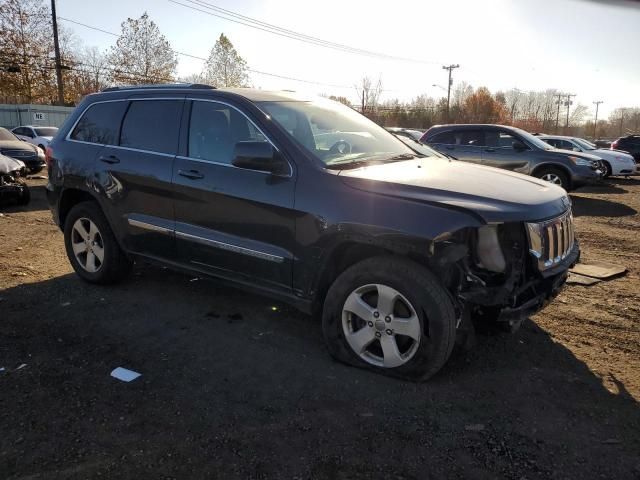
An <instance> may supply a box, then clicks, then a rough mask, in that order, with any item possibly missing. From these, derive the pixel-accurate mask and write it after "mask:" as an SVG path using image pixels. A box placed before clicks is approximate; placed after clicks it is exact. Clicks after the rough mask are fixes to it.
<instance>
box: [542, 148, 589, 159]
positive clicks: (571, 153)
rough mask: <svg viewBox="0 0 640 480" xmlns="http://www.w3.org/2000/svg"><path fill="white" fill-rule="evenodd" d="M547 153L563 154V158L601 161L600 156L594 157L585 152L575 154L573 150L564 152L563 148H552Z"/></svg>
mask: <svg viewBox="0 0 640 480" xmlns="http://www.w3.org/2000/svg"><path fill="white" fill-rule="evenodd" d="M546 151H547V152H551V153H561V154H562V156H563V157H564V156H565V155H572V156H574V157H577V158H584V159H585V160H592V161H596V162H597V161H598V160H600V157H598V155H592V154H590V153H584V152H574V151H573V150H563V149H561V148H552V149H551V150H546Z"/></svg>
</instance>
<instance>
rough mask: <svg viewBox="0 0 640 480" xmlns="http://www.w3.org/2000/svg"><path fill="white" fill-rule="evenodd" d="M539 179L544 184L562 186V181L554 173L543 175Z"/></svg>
mask: <svg viewBox="0 0 640 480" xmlns="http://www.w3.org/2000/svg"><path fill="white" fill-rule="evenodd" d="M540 178H541V179H542V180H544V181H545V182H549V183H553V184H554V185H562V179H561V178H560V177H559V176H558V175H556V174H555V173H545V174H544V175H543V176H542V177H540Z"/></svg>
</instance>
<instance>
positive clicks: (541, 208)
mask: <svg viewBox="0 0 640 480" xmlns="http://www.w3.org/2000/svg"><path fill="white" fill-rule="evenodd" d="M339 178H340V179H342V181H343V182H344V183H346V184H347V185H349V186H351V187H353V188H357V189H360V190H365V191H368V192H373V193H378V194H382V195H389V196H394V197H400V198H407V199H411V200H415V201H420V202H426V203H431V204H440V205H442V206H444V207H449V208H456V209H464V210H466V211H467V212H470V213H475V215H476V216H480V217H481V218H482V219H483V220H484V221H485V222H487V223H492V222H516V221H517V222H519V221H533V220H542V219H546V218H551V217H555V216H558V215H560V214H562V213H563V212H565V211H566V210H567V207H568V206H569V205H570V201H569V197H568V196H567V192H565V191H564V189H562V188H561V187H558V186H556V185H553V184H550V183H547V182H543V181H542V180H538V179H536V178H533V177H529V176H526V175H521V174H519V173H515V172H510V171H507V170H501V169H498V168H491V167H485V166H481V165H474V164H472V163H466V162H459V161H455V160H447V159H440V158H433V157H430V158H419V159H415V160H408V161H404V162H393V163H387V164H383V165H372V166H367V167H362V168H357V169H353V170H350V169H346V170H341V171H340V173H339Z"/></svg>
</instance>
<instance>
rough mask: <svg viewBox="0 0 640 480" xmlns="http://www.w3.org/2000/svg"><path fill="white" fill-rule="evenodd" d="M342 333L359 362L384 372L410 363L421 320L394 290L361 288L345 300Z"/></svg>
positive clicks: (384, 287) (370, 287)
mask: <svg viewBox="0 0 640 480" xmlns="http://www.w3.org/2000/svg"><path fill="white" fill-rule="evenodd" d="M342 329H343V332H344V336H345V338H346V340H347V343H348V344H349V346H350V347H351V349H352V350H353V351H354V352H355V353H356V354H357V355H359V356H360V358H362V359H363V360H364V361H366V362H367V363H369V364H371V365H376V366H378V367H384V368H394V367H399V366H401V365H404V364H405V363H407V362H408V361H409V360H411V358H412V357H413V356H414V355H415V353H416V351H417V350H418V346H419V344H420V338H421V336H422V327H421V325H420V319H419V318H418V315H417V313H416V310H415V309H414V308H413V306H412V305H411V303H410V302H409V301H408V300H407V299H406V298H405V297H404V296H403V295H402V294H401V293H400V292H398V291H397V290H395V289H394V288H392V287H389V286H387V285H381V284H369V285H364V286H362V287H359V288H357V289H356V290H354V291H353V292H352V293H351V294H350V295H349V296H348V297H347V300H346V301H345V303H344V306H343V309H342Z"/></svg>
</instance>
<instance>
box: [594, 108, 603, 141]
mask: <svg viewBox="0 0 640 480" xmlns="http://www.w3.org/2000/svg"><path fill="white" fill-rule="evenodd" d="M601 103H604V102H603V101H602V100H596V101H595V102H593V104H594V105H595V106H596V118H595V120H594V121H593V139H594V140H595V139H596V138H598V137H597V135H596V134H597V133H598V107H600V104H601Z"/></svg>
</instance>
